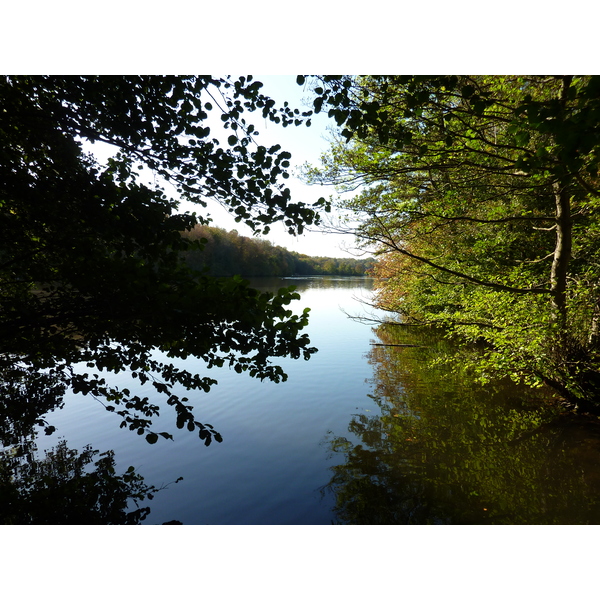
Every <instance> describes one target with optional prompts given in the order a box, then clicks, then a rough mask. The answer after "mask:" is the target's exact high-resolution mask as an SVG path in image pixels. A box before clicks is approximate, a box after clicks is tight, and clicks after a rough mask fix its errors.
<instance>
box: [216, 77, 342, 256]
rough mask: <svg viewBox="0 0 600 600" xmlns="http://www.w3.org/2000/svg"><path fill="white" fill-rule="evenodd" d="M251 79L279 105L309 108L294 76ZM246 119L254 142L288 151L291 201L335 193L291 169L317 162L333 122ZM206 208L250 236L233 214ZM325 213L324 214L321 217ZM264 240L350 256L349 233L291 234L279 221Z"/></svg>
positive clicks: (315, 253)
mask: <svg viewBox="0 0 600 600" xmlns="http://www.w3.org/2000/svg"><path fill="white" fill-rule="evenodd" d="M254 79H256V80H258V81H261V82H262V83H263V84H264V87H263V89H262V91H263V92H264V93H265V94H266V95H268V96H270V97H272V98H273V99H274V100H275V101H276V102H277V103H278V105H282V104H283V102H285V101H288V102H289V103H290V105H291V106H292V107H293V108H299V109H302V108H308V107H307V106H304V105H303V103H302V101H303V98H310V92H309V91H308V90H306V91H304V90H303V87H301V86H299V85H298V84H297V83H296V75H254ZM246 120H247V121H251V122H253V123H254V125H255V126H256V127H257V129H258V130H259V131H260V134H259V135H258V137H257V143H259V144H262V145H264V146H267V147H269V146H271V145H274V144H280V145H281V147H282V148H283V149H284V150H287V151H289V152H291V154H292V159H291V161H290V173H291V176H290V178H289V179H288V180H287V182H285V184H286V186H287V187H289V188H290V191H291V192H292V198H293V199H294V200H296V201H302V202H305V203H307V204H311V203H313V202H316V201H317V200H318V199H319V198H320V197H321V196H324V197H326V198H328V197H329V196H330V195H332V194H334V189H333V188H331V187H328V186H309V185H306V184H304V183H302V181H301V180H300V179H299V178H298V177H295V176H294V171H296V170H298V169H299V168H300V167H301V166H302V165H303V164H304V163H305V162H309V163H311V164H318V162H319V157H320V156H321V154H322V153H323V152H325V151H326V150H327V149H328V147H329V143H328V141H327V139H326V138H327V136H328V135H329V134H328V132H327V128H328V127H331V126H332V125H335V122H334V121H333V120H331V119H329V118H328V117H327V116H326V114H324V113H321V114H319V115H315V116H314V117H313V118H312V125H311V126H310V127H306V126H300V127H294V126H288V127H281V126H277V125H275V124H274V123H271V122H267V121H265V120H264V119H262V118H260V117H259V118H258V119H257V118H253V116H252V115H248V116H247V117H246ZM208 211H209V212H210V214H211V216H212V218H213V220H214V223H213V225H215V226H217V227H223V228H225V229H227V230H231V229H236V230H237V231H238V232H239V233H240V234H241V235H247V236H251V235H252V231H251V230H250V229H249V228H248V227H246V226H245V225H244V224H243V223H236V222H235V219H234V218H233V216H231V215H230V214H229V213H228V211H227V210H226V209H225V208H223V207H221V206H220V205H218V204H216V203H215V204H211V205H210V206H209V209H208ZM327 216H328V215H325V214H323V217H324V218H326V217H327ZM264 239H268V240H270V241H271V242H272V243H273V244H276V245H278V246H284V247H285V248H288V249H289V250H293V251H296V252H301V253H304V254H308V255H310V256H332V257H346V258H347V257H349V256H351V255H350V254H349V253H348V252H347V251H346V250H345V248H348V249H351V248H352V247H353V246H354V237H353V236H352V235H341V234H333V233H326V232H325V231H324V230H323V229H317V228H311V230H309V231H306V232H305V233H304V234H303V235H301V236H297V237H294V236H291V235H289V234H288V233H287V231H286V229H285V227H283V225H281V224H275V225H273V227H272V228H271V232H270V233H269V235H268V236H265V238H264Z"/></svg>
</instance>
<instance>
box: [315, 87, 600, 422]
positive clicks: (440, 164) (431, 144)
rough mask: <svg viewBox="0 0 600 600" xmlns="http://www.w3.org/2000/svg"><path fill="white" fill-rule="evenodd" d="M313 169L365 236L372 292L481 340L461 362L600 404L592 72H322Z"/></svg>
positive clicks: (412, 314)
mask: <svg viewBox="0 0 600 600" xmlns="http://www.w3.org/2000/svg"><path fill="white" fill-rule="evenodd" d="M315 91H316V94H317V98H316V99H315V104H314V105H315V110H317V111H318V110H324V109H325V108H327V109H328V110H329V115H330V116H331V117H333V118H335V120H336V122H337V124H338V125H339V126H340V128H342V129H341V134H340V140H339V142H337V143H335V144H334V145H333V146H332V148H331V151H330V153H329V155H328V156H327V157H326V158H325V159H324V163H323V165H322V167H321V168H320V169H313V170H312V172H311V173H309V175H310V177H311V178H312V179H313V180H316V181H320V182H322V183H332V184H335V185H338V186H339V188H340V189H341V190H342V191H348V190H352V189H357V188H358V193H357V194H355V195H354V197H353V199H351V200H347V201H345V202H342V205H343V206H344V207H345V208H348V209H350V210H352V211H354V212H355V214H356V215H357V217H358V218H360V219H361V223H360V225H359V226H358V227H357V229H356V233H357V235H358V237H359V238H361V239H362V240H363V241H364V242H365V243H368V244H375V245H377V247H378V248H379V252H380V261H379V266H378V271H377V273H378V275H379V276H380V277H382V279H383V282H382V284H381V287H380V292H379V297H378V302H379V305H380V306H381V307H382V308H386V309H388V310H391V311H392V312H396V313H398V314H399V315H400V320H401V322H402V323H404V324H405V325H434V326H440V327H443V328H444V330H445V331H447V332H449V333H450V334H452V335H454V336H455V337H456V338H457V339H460V340H462V341H464V342H465V343H466V344H471V343H473V342H485V344H486V346H487V348H488V350H487V351H486V352H485V353H484V354H483V355H479V354H475V355H473V360H471V361H470V366H471V367H473V368H474V369H475V371H476V372H477V373H478V376H479V377H480V378H481V379H484V380H487V379H489V378H490V377H495V376H503V375H505V374H510V375H511V376H512V377H513V378H514V379H515V380H517V381H524V382H526V383H528V384H530V385H539V384H541V383H542V382H545V383H546V384H548V385H550V386H552V387H553V388H554V389H555V390H557V391H558V392H559V393H560V394H561V395H562V396H563V397H564V398H565V399H567V400H568V401H569V402H570V403H571V404H572V405H573V406H575V405H577V406H579V407H580V408H584V409H586V410H594V411H597V410H598V409H600V345H599V344H600V337H599V332H600V328H599V327H600V287H599V286H598V281H599V280H600V260H599V258H600V221H599V220H598V217H597V214H598V205H599V201H600V190H599V186H598V167H599V161H600V78H598V77H574V76H550V77H541V76H535V77H534V76H532V77H498V76H490V77H486V76H473V77H466V76H465V77H454V76H453V77H400V76H398V77H395V76H394V77H392V76H389V77H364V78H350V77H341V78H340V77H326V78H323V80H322V83H321V84H320V87H317V88H316V90H315Z"/></svg>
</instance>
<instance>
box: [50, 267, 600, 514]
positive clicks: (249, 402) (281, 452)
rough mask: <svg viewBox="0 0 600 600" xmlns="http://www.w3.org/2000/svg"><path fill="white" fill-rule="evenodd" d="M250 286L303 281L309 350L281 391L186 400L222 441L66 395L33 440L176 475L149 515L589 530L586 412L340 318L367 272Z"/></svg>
mask: <svg viewBox="0 0 600 600" xmlns="http://www.w3.org/2000/svg"><path fill="white" fill-rule="evenodd" d="M253 283H254V285H255V286H256V287H259V288H261V289H277V288H279V287H281V286H283V285H286V286H287V285H292V284H293V285H296V286H297V287H298V291H299V292H300V293H301V300H300V301H297V302H296V310H297V312H298V311H299V310H301V309H302V308H304V307H306V306H309V307H311V309H312V311H311V322H310V326H309V329H308V333H309V335H310V338H311V342H312V345H313V346H316V347H317V348H319V352H318V353H317V354H316V355H314V356H313V357H312V358H311V360H310V361H308V362H306V361H292V360H282V361H281V364H283V365H284V367H285V370H286V372H287V373H288V375H289V379H288V381H287V382H285V383H281V384H274V383H271V382H267V381H265V382H260V381H256V380H253V379H251V378H249V377H247V376H245V375H238V374H236V373H235V372H233V371H229V370H227V369H222V370H220V371H219V372H218V374H215V372H214V371H212V372H210V375H211V376H212V377H215V378H216V379H218V380H219V384H218V385H217V386H216V387H214V388H213V390H212V391H211V392H210V393H208V394H197V395H196V396H190V398H191V399H192V400H194V405H195V412H196V415H197V417H198V418H199V420H201V421H203V422H205V423H206V422H208V423H211V424H212V425H213V426H214V427H215V429H217V430H218V431H219V432H220V433H221V434H222V436H223V443H221V444H217V443H213V444H212V445H211V446H209V447H205V446H204V444H203V443H202V442H201V441H200V440H199V439H198V437H197V435H195V434H191V433H190V434H188V433H187V432H186V431H181V430H177V429H176V427H175V419H174V416H173V414H172V413H169V412H168V411H165V412H164V414H163V415H162V416H161V418H160V420H159V421H158V423H160V425H159V426H157V427H155V428H154V429H155V430H156V431H159V430H161V429H162V430H167V431H170V432H172V433H173V434H174V436H175V441H174V442H171V441H168V440H162V439H161V440H160V441H159V442H158V443H157V444H155V445H149V444H147V443H146V442H145V440H144V438H143V437H138V436H137V435H135V434H134V433H132V432H129V431H127V430H121V429H119V426H118V424H119V422H120V418H119V417H118V416H116V415H114V414H110V413H107V412H106V411H105V410H104V409H103V407H102V406H100V405H99V404H98V403H95V402H94V401H91V400H89V399H87V398H83V397H79V396H75V397H72V398H68V399H67V402H66V405H65V408H64V409H62V410H60V411H56V412H55V413H53V414H52V415H51V417H50V418H49V420H50V422H51V423H52V424H53V425H55V426H56V427H57V433H56V434H54V435H53V436H50V437H46V436H41V437H40V438H38V441H39V443H38V447H39V448H40V449H41V450H43V449H44V448H48V447H50V446H52V445H54V444H56V442H57V441H58V438H59V437H62V438H64V439H65V440H66V441H67V443H68V445H69V447H71V448H83V446H85V445H86V444H91V445H92V446H93V447H94V448H97V449H99V450H100V451H105V450H109V449H112V450H114V451H115V458H116V461H117V467H118V470H120V471H124V470H126V469H127V467H128V466H129V465H133V466H134V467H135V469H136V470H137V471H138V472H139V473H140V474H141V475H143V476H144V478H145V480H146V483H148V484H153V485H156V486H160V485H162V484H168V483H169V482H173V481H174V480H175V479H177V478H178V477H183V481H180V482H179V483H177V484H171V485H169V487H168V489H165V490H162V491H161V492H159V493H158V494H157V495H156V496H155V498H154V500H152V501H151V502H150V503H149V504H148V505H149V506H150V507H151V513H150V515H149V517H148V518H147V519H146V521H145V523H148V524H159V523H163V522H165V521H170V520H173V519H176V520H179V521H181V522H183V523H184V524H330V523H349V524H393V523H398V524H405V523H414V524H422V523H436V524H452V523H600V501H599V499H600V431H599V428H598V421H597V420H593V419H572V418H570V417H561V418H559V420H558V421H557V420H556V418H557V414H558V410H557V409H556V408H555V407H553V405H552V404H549V403H547V402H544V396H543V395H541V396H540V394H537V395H536V394H534V393H532V392H530V391H529V390H523V389H519V388H516V387H515V386H513V385H510V384H506V385H496V386H494V387H488V388H481V387H479V386H470V385H468V382H465V381H463V380H461V379H460V378H458V377H456V376H454V375H453V374H452V373H451V372H450V371H449V370H448V369H446V368H443V367H439V366H434V365H433V364H432V360H433V359H435V358H436V357H438V356H440V355H443V354H444V353H448V352H452V348H451V347H450V346H447V345H446V344H445V343H444V342H443V341H441V340H439V339H437V338H435V337H432V336H422V335H421V336H418V335H415V334H412V333H411V334H410V337H408V336H409V334H406V333H399V332H398V331H395V330H393V329H392V330H383V331H382V330H379V332H378V334H377V333H376V332H375V331H374V329H373V325H371V324H368V323H364V322H359V321H356V320H352V319H350V318H348V316H347V313H350V314H354V315H357V314H365V308H364V306H363V305H362V304H361V299H363V300H364V299H366V300H368V299H369V297H370V287H371V285H372V282H371V281H370V280H368V279H360V278H356V279H355V278H307V279H297V280H290V279H285V280H281V279H277V280H257V281H254V282H253ZM374 344H386V345H374ZM391 344H396V345H391ZM397 344H410V346H398V345H397ZM195 368H196V369H198V370H200V371H202V370H203V367H202V363H199V364H198V365H197V366H196V367H195ZM115 379H118V376H115ZM125 381H126V379H123V380H122V383H123V385H125ZM127 385H130V382H127ZM161 426H162V427H161Z"/></svg>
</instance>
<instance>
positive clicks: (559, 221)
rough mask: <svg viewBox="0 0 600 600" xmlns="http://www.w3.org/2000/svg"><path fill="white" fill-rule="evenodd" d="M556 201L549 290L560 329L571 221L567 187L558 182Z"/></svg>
mask: <svg viewBox="0 0 600 600" xmlns="http://www.w3.org/2000/svg"><path fill="white" fill-rule="evenodd" d="M554 198H555V202H556V246H555V248H554V258H553V260H552V269H551V271H550V290H551V293H552V317H553V320H554V323H556V324H557V325H558V326H559V327H560V329H561V331H563V332H564V331H565V328H566V325H567V303H566V299H567V273H568V270H569V262H570V261H571V248H572V244H573V242H572V228H573V225H572V222H571V201H570V198H569V194H568V191H567V188H566V187H564V186H561V185H560V184H559V183H558V182H556V183H555V184H554Z"/></svg>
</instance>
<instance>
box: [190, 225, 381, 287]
mask: <svg viewBox="0 0 600 600" xmlns="http://www.w3.org/2000/svg"><path fill="white" fill-rule="evenodd" d="M183 235H184V237H185V238H186V239H188V240H192V241H195V242H198V244H197V245H196V247H195V248H193V249H190V250H186V251H185V252H184V255H185V261H186V263H187V265H188V266H189V267H191V268H192V269H194V270H195V271H200V272H206V273H208V274H209V275H211V276H216V277H230V276H232V275H241V276H243V277H291V276H294V275H300V276H306V275H344V276H363V275H367V274H368V273H369V272H370V269H371V268H372V267H373V266H374V264H375V259H374V258H372V257H369V258H364V259H356V258H329V257H322V256H307V255H306V254H300V253H298V252H293V251H290V250H287V249H286V248H283V247H281V246H275V245H273V244H272V243H271V242H269V241H268V240H262V239H257V238H249V237H245V236H243V235H239V234H238V232H237V231H236V230H235V229H233V230H231V231H226V230H225V229H222V228H220V227H209V226H207V225H196V227H194V228H193V229H192V230H190V231H185V232H183Z"/></svg>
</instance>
